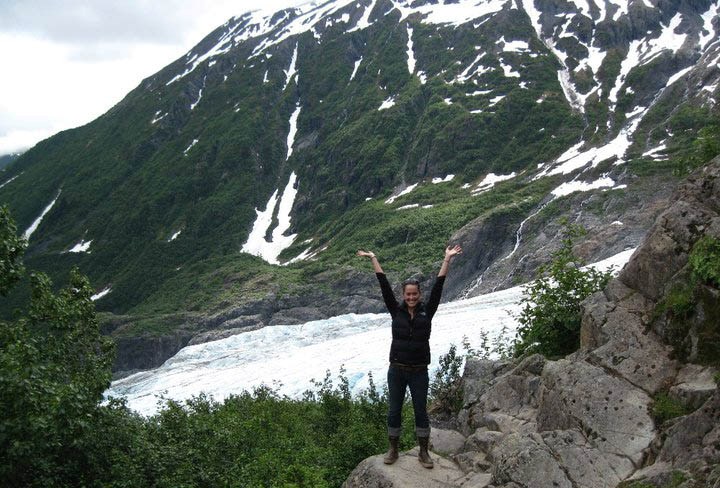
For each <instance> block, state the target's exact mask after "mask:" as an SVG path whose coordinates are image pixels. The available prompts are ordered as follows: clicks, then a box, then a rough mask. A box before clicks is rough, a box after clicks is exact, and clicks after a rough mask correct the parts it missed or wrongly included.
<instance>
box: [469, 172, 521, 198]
mask: <svg viewBox="0 0 720 488" xmlns="http://www.w3.org/2000/svg"><path fill="white" fill-rule="evenodd" d="M515 176H517V175H516V174H515V172H514V171H513V172H512V173H510V174H509V175H496V174H495V173H488V174H487V175H486V176H485V178H483V180H482V181H481V182H480V183H478V185H477V186H476V187H475V188H473V189H472V194H473V195H478V194H480V193H483V192H486V191H488V190H489V189H491V188H492V187H493V186H495V185H496V184H497V183H500V182H501V181H505V180H509V179H511V178H515Z"/></svg>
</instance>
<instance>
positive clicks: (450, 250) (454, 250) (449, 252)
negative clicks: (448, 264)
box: [445, 244, 462, 261]
mask: <svg viewBox="0 0 720 488" xmlns="http://www.w3.org/2000/svg"><path fill="white" fill-rule="evenodd" d="M458 254H462V247H460V246H459V245H457V244H456V245H455V246H453V247H450V246H448V247H447V248H446V249H445V259H446V260H448V261H449V260H450V259H452V258H453V257H455V256H457V255H458Z"/></svg>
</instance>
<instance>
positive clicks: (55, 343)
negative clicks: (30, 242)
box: [0, 209, 113, 486]
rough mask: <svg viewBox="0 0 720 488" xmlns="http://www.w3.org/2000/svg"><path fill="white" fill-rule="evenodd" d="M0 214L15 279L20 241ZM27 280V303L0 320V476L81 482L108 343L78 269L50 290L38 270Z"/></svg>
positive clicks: (7, 273)
mask: <svg viewBox="0 0 720 488" xmlns="http://www.w3.org/2000/svg"><path fill="white" fill-rule="evenodd" d="M0 213H1V214H2V219H1V221H0V236H2V248H3V249H5V250H8V249H12V248H13V247H15V250H14V251H12V252H10V255H12V257H11V259H10V260H9V261H8V260H5V259H4V260H3V262H4V265H3V267H2V270H0V282H2V283H3V286H9V285H11V284H12V283H13V282H16V281H18V280H19V279H20V278H21V275H20V270H21V267H19V266H18V262H19V260H20V257H21V255H22V250H23V246H22V243H21V241H20V240H18V239H17V237H16V236H15V226H14V223H13V221H12V219H11V218H10V217H9V215H8V213H7V210H6V209H3V210H2V211H1V212H0ZM19 243H20V244H19ZM6 256H7V254H6ZM30 281H31V283H30V286H31V301H30V305H29V308H28V310H27V311H26V312H25V313H24V314H21V315H19V316H18V317H17V318H16V319H15V320H13V321H10V322H2V323H0V391H2V395H3V401H2V402H0V451H2V452H3V456H2V461H0V479H3V481H4V483H5V484H7V486H80V485H84V484H86V483H87V482H88V480H91V479H93V478H94V476H93V472H92V469H89V468H88V464H90V462H89V458H90V457H91V456H90V453H91V452H92V451H93V443H92V442H91V441H90V440H91V438H93V432H94V422H95V420H96V417H97V414H98V410H97V406H98V404H99V403H100V401H101V400H102V396H103V392H104V391H105V390H106V389H107V387H108V386H110V366H111V362H112V352H113V350H112V344H111V343H110V342H109V340H108V339H106V338H104V337H103V336H101V335H100V330H99V326H98V321H97V318H96V316H95V308H94V306H93V303H92V301H91V300H90V297H91V295H92V294H93V290H92V288H91V287H90V284H89V282H88V280H87V278H85V277H84V276H82V275H80V273H79V272H78V271H77V270H73V271H72V272H71V275H70V283H69V285H68V286H67V287H66V288H63V289H62V290H60V291H59V292H58V293H57V294H56V293H53V291H52V283H51V282H50V280H49V278H48V277H47V276H45V275H43V274H41V273H37V274H32V275H31V276H30ZM5 289H6V290H7V289H8V288H5Z"/></svg>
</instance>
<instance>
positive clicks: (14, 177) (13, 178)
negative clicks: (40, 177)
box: [0, 173, 22, 188]
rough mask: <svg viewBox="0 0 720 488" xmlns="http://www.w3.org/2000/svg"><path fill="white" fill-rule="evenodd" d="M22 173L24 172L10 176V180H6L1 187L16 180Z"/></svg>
mask: <svg viewBox="0 0 720 488" xmlns="http://www.w3.org/2000/svg"><path fill="white" fill-rule="evenodd" d="M21 174H22V173H20V174H17V175H15V176H13V177H12V178H10V179H9V180H7V181H6V182H4V183H3V184H1V185H0V188H2V187H3V186H5V185H7V184H8V183H11V182H12V181H14V180H15V179H16V178H17V177H18V176H20V175H21Z"/></svg>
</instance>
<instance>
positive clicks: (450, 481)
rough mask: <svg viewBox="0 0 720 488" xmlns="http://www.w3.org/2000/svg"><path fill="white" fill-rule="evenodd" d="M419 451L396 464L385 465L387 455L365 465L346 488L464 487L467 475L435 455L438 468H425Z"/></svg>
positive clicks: (361, 466)
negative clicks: (419, 459) (420, 459)
mask: <svg viewBox="0 0 720 488" xmlns="http://www.w3.org/2000/svg"><path fill="white" fill-rule="evenodd" d="M417 454H418V448H417V447H416V448H414V449H411V450H410V451H407V452H403V453H401V454H400V458H399V459H398V460H397V461H396V462H395V464H390V465H387V464H385V463H383V455H378V456H372V457H369V458H367V459H365V460H364V461H363V462H361V463H360V464H359V465H358V466H357V467H356V468H355V469H354V470H353V472H352V473H350V476H349V477H348V479H347V480H346V481H345V483H343V485H342V486H343V488H359V487H378V488H449V487H454V486H462V485H461V483H462V482H464V481H467V480H466V479H465V473H464V472H463V471H462V470H461V469H460V468H459V467H458V466H457V465H456V464H455V463H453V462H452V461H449V460H448V459H445V458H443V457H440V456H437V455H435V454H433V453H431V456H432V458H433V461H434V463H435V467H434V468H433V469H427V468H424V467H423V466H422V465H421V464H420V463H419V462H418V458H417Z"/></svg>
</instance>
